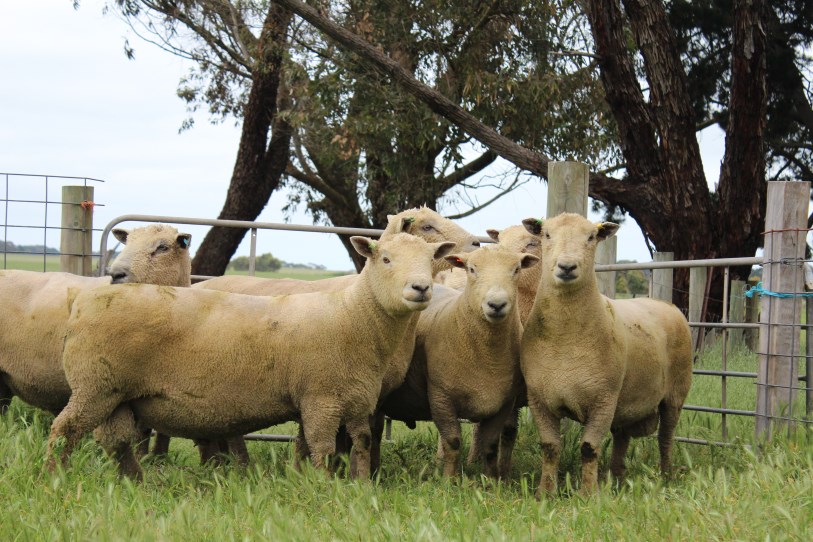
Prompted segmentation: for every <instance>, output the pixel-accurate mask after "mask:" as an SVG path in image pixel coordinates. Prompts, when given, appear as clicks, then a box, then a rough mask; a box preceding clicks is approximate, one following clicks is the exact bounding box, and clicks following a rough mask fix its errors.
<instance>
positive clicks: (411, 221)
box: [404, 216, 415, 224]
mask: <svg viewBox="0 0 813 542" xmlns="http://www.w3.org/2000/svg"><path fill="white" fill-rule="evenodd" d="M404 222H406V223H407V224H412V223H413V222H415V217H414V216H408V217H406V218H405V219H404Z"/></svg>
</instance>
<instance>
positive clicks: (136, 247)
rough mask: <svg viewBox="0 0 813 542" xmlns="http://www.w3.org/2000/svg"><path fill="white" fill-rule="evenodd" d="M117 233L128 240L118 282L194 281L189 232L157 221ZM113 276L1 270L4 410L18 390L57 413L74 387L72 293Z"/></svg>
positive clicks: (0, 403)
mask: <svg viewBox="0 0 813 542" xmlns="http://www.w3.org/2000/svg"><path fill="white" fill-rule="evenodd" d="M113 235H115V236H116V238H117V239H118V240H119V241H121V242H122V243H125V246H124V249H123V250H122V252H121V254H120V255H119V256H118V258H116V260H115V261H114V262H113V264H112V266H111V274H112V275H113V279H112V280H113V282H115V283H126V282H149V283H154V284H164V285H168V286H189V276H190V267H191V264H190V260H189V251H188V247H189V242H190V239H191V236H190V235H189V234H187V233H178V230H176V229H175V228H173V227H171V226H166V225H162V224H155V225H150V226H146V227H143V228H137V229H134V230H132V231H127V230H123V229H115V230H113ZM110 282H111V277H109V276H106V277H99V278H91V277H81V276H78V275H71V274H69V273H58V272H53V273H39V272H33V271H14V270H9V271H0V300H2V307H3V308H2V310H0V412H5V410H6V409H7V408H8V405H9V403H10V402H11V398H12V397H13V396H15V395H16V396H17V397H19V398H20V399H21V400H22V401H24V402H26V403H28V404H30V405H33V406H35V407H38V408H41V409H44V410H47V411H49V412H52V413H54V414H57V413H59V411H61V410H62V409H63V408H64V407H65V405H66V404H67V403H68V397H69V396H70V393H71V390H70V387H69V386H68V382H67V381H66V380H65V374H64V372H63V370H62V362H61V360H62V344H63V340H64V337H65V329H66V327H67V323H68V315H69V313H70V311H69V307H68V305H69V298H70V297H72V296H74V295H76V293H77V292H79V291H83V290H88V289H92V288H97V287H100V286H104V285H107V284H110Z"/></svg>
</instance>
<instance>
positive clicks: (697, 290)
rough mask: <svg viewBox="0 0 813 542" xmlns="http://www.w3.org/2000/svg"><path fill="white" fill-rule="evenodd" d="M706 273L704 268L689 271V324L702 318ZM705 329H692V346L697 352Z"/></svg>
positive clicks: (693, 268)
mask: <svg viewBox="0 0 813 542" xmlns="http://www.w3.org/2000/svg"><path fill="white" fill-rule="evenodd" d="M707 279H708V271H707V270H706V268H705V267H692V268H691V269H690V270H689V314H688V318H689V322H700V321H701V320H702V318H703V302H704V300H705V298H706V281H707ZM704 332H705V329H704V328H702V327H693V328H692V345H694V349H695V350H698V349H699V347H700V337H702V335H703V333H704Z"/></svg>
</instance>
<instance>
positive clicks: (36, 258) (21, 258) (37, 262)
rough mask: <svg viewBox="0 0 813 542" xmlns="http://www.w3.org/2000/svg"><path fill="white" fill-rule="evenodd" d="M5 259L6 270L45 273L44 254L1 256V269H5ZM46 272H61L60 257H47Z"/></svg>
mask: <svg viewBox="0 0 813 542" xmlns="http://www.w3.org/2000/svg"><path fill="white" fill-rule="evenodd" d="M4 257H5V268H6V269H22V270H23V271H43V268H42V264H43V256H42V254H0V269H3V261H4V260H3V258H4ZM44 271H59V256H45V269H44Z"/></svg>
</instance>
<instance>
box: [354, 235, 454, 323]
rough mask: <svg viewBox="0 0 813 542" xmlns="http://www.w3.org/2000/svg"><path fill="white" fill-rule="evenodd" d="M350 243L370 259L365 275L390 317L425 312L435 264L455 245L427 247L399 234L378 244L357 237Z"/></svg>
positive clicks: (445, 243) (450, 243) (415, 239)
mask: <svg viewBox="0 0 813 542" xmlns="http://www.w3.org/2000/svg"><path fill="white" fill-rule="evenodd" d="M350 242H351V243H352V244H353V247H354V248H355V249H356V251H357V252H358V253H359V254H361V255H362V256H364V257H365V258H367V263H366V264H365V266H364V273H366V274H368V276H369V281H368V284H370V285H371V287H372V289H373V295H374V297H375V298H376V300H377V301H378V303H379V304H380V305H381V306H382V307H383V308H384V310H386V311H387V312H388V313H390V314H398V313H403V312H408V311H419V310H423V309H425V308H426V307H427V306H428V305H429V301H430V300H431V299H432V264H433V262H434V260H436V259H438V258H443V257H444V256H446V255H447V254H449V253H450V252H451V251H452V250H453V249H454V247H455V244H454V243H452V242H444V243H427V242H426V241H424V240H423V239H420V238H419V237H415V236H414V235H408V234H404V233H399V234H395V235H391V236H388V237H386V238H383V239H381V240H379V241H374V240H372V239H369V238H367V237H360V236H355V237H351V238H350Z"/></svg>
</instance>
